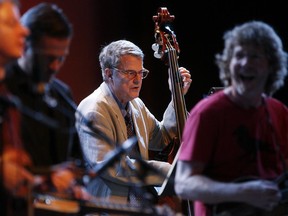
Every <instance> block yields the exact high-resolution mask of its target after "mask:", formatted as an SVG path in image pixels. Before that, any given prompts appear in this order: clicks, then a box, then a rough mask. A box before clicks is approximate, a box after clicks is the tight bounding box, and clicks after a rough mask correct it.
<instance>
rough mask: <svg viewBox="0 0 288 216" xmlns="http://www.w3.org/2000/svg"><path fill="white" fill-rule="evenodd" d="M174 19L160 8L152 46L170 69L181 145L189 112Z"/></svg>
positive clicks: (164, 9)
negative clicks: (179, 63)
mask: <svg viewBox="0 0 288 216" xmlns="http://www.w3.org/2000/svg"><path fill="white" fill-rule="evenodd" d="M174 19H175V17H174V16H173V15H170V13H169V12H168V10H167V8H165V7H161V8H159V10H158V14H157V16H153V21H154V22H155V29H154V37H155V43H154V44H153V45H152V49H153V50H154V56H155V57H156V58H159V59H161V60H162V61H164V63H165V65H167V66H168V67H169V70H168V71H169V76H170V80H171V83H170V84H171V85H170V86H171V90H172V97H173V103H174V109H175V112H176V121H177V129H178V130H177V131H178V139H179V141H178V142H179V143H181V136H182V133H183V129H184V125H185V121H186V119H187V111H186V105H185V100H184V95H183V90H182V89H183V82H182V78H181V75H180V73H179V66H178V58H179V53H180V49H179V45H178V42H177V40H176V35H175V33H174V32H173V31H172V29H171V23H172V21H173V20H174ZM179 145H180V144H179ZM178 148H179V146H178ZM178 148H177V149H175V148H173V149H174V151H175V150H176V151H177V150H178ZM171 154H172V153H171ZM174 154H175V155H176V152H174ZM175 155H174V156H175ZM173 160H174V158H172V159H171V158H170V159H169V158H168V162H171V163H172V161H173Z"/></svg>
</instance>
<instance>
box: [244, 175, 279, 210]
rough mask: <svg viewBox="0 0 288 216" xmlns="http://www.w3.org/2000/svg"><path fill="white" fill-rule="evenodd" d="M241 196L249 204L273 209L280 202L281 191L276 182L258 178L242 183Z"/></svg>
mask: <svg viewBox="0 0 288 216" xmlns="http://www.w3.org/2000/svg"><path fill="white" fill-rule="evenodd" d="M239 196H240V197H241V199H243V202H245V203H247V204H250V205H252V206H255V207H258V208H261V209H264V210H268V211H271V210H272V209H273V208H274V207H276V206H277V204H278V203H279V201H280V199H281V192H280V191H279V189H278V186H277V185H276V184H275V183H274V182H271V181H267V180H257V181H249V182H246V183H242V186H241V192H240V194H239Z"/></svg>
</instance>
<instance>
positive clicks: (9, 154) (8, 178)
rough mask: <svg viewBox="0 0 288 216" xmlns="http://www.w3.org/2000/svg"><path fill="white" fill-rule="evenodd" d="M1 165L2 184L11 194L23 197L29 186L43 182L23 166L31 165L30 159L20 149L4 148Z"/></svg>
mask: <svg viewBox="0 0 288 216" xmlns="http://www.w3.org/2000/svg"><path fill="white" fill-rule="evenodd" d="M2 165H3V179H4V186H5V188H6V189H7V190H8V191H9V192H10V193H11V194H12V195H13V196H17V197H25V196H27V193H28V192H29V190H30V187H32V186H36V185H38V184H41V183H42V182H43V179H42V178H41V177H38V176H33V175H32V174H31V173H30V172H29V171H28V170H26V169H25V168H24V165H31V160H30V158H29V156H28V154H27V153H26V152H25V151H23V150H21V149H14V148H10V149H5V151H4V153H3V159H2ZM29 186H30V187H29Z"/></svg>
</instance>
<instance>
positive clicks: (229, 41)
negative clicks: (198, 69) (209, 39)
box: [216, 21, 287, 95]
mask: <svg viewBox="0 0 288 216" xmlns="http://www.w3.org/2000/svg"><path fill="white" fill-rule="evenodd" d="M223 39H224V42H225V47H224V50H223V53H221V54H217V55H216V64H217V65H218V67H219V78H220V80H221V81H222V83H223V85H224V86H229V85H231V72H230V70H229V64H230V61H231V58H232V55H233V49H234V47H235V46H236V45H253V46H258V47H262V48H263V50H264V52H265V56H266V57H267V58H268V61H269V64H270V68H271V72H272V73H270V75H269V77H268V79H267V82H266V85H265V89H264V91H265V93H266V94H267V95H272V94H273V93H274V92H275V91H276V90H278V89H279V88H280V87H282V86H283V85H284V78H285V76H286V75H287V68H286V64H287V53H286V52H285V51H284V50H283V45H282V41H281V39H280V37H279V36H278V35H277V34H276V32H275V31H274V29H273V28H272V27H271V26H269V25H268V24H266V23H264V22H261V21H250V22H247V23H244V24H242V25H238V26H236V27H234V28H233V29H232V30H230V31H227V32H226V33H225V34H224V37H223Z"/></svg>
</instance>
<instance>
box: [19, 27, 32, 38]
mask: <svg viewBox="0 0 288 216" xmlns="http://www.w3.org/2000/svg"><path fill="white" fill-rule="evenodd" d="M20 31H21V33H22V35H23V36H24V37H27V36H28V35H29V34H30V30H29V29H28V28H26V27H25V26H23V25H22V24H20Z"/></svg>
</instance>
